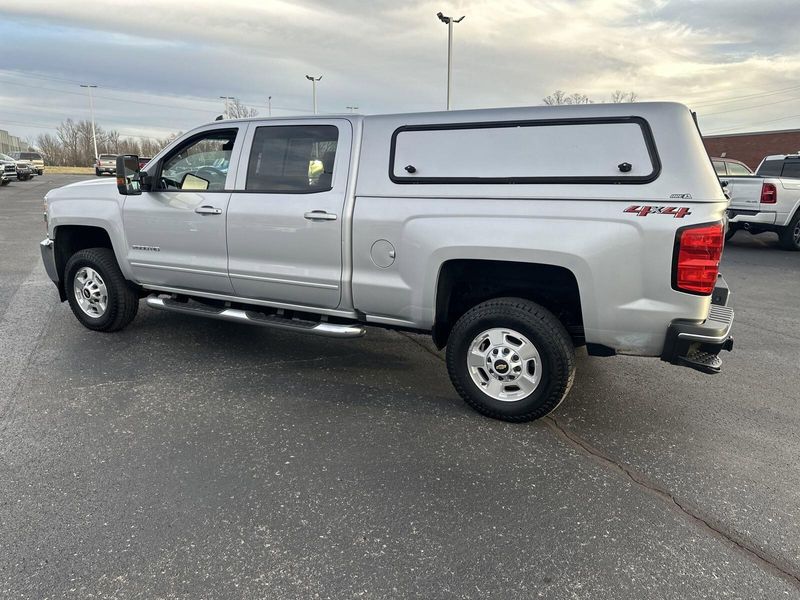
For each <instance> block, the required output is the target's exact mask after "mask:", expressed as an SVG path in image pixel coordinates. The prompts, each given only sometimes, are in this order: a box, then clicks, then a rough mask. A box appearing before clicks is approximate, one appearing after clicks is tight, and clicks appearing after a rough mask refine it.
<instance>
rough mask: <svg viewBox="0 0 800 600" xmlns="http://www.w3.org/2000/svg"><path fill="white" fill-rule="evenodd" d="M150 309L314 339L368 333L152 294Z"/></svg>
mask: <svg viewBox="0 0 800 600" xmlns="http://www.w3.org/2000/svg"><path fill="white" fill-rule="evenodd" d="M147 306H149V307H151V308H155V309H156V310H166V311H169V312H174V313H180V314H184V315H196V316H199V317H209V318H211V319H220V320H222V321H233V322H236V323H247V324H249V325H260V326H262V327H272V328H273V329H284V330H289V331H298V332H301V333H311V334H313V335H322V336H325V337H335V338H357V337H361V336H362V335H364V334H365V333H366V329H364V327H362V326H360V325H355V324H341V323H328V322H325V321H307V320H304V319H292V318H289V317H284V316H280V315H268V314H264V313H260V312H257V311H250V310H242V309H239V308H215V307H213V306H206V305H202V304H196V305H191V306H190V305H188V304H187V303H185V302H178V301H176V300H173V299H171V298H161V297H159V296H158V295H157V294H152V295H150V296H148V297H147Z"/></svg>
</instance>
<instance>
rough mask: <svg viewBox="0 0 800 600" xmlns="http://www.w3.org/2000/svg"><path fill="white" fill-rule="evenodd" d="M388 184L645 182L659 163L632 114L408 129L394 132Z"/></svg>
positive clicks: (647, 133)
mask: <svg viewBox="0 0 800 600" xmlns="http://www.w3.org/2000/svg"><path fill="white" fill-rule="evenodd" d="M390 156H391V159H390V169H389V177H390V179H391V180H392V181H393V182H394V183H409V184H414V183H432V184H455V183H466V184H472V183H476V184H480V183H492V184H504V183H508V184H516V183H622V184H624V183H647V182H650V181H653V180H654V179H655V178H656V177H658V173H659V171H660V163H659V160H658V154H657V152H656V148H655V144H654V143H653V138H652V134H651V132H650V127H649V125H648V124H647V122H646V121H645V120H644V119H641V118H638V117H604V118H596V119H558V120H539V121H501V122H485V123H447V124H441V125H408V126H404V127H400V128H398V129H397V130H396V131H395V132H394V134H393V135H392V144H391V147H390Z"/></svg>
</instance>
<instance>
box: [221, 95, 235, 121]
mask: <svg viewBox="0 0 800 600" xmlns="http://www.w3.org/2000/svg"><path fill="white" fill-rule="evenodd" d="M220 98H222V100H223V101H224V102H225V118H226V119H230V118H231V116H230V112H229V109H228V100H233V99H234V97H233V96H220Z"/></svg>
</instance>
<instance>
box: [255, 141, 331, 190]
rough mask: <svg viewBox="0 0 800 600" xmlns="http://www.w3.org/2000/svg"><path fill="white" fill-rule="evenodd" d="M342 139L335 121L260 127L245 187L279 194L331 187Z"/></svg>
mask: <svg viewBox="0 0 800 600" xmlns="http://www.w3.org/2000/svg"><path fill="white" fill-rule="evenodd" d="M338 141H339V130H338V129H337V128H336V127H335V126H334V125H275V126H266V127H259V128H257V129H256V132H255V135H254V136H253V147H252V148H251V150H250V160H249V163H248V166H247V183H246V184H245V189H247V190H248V191H254V192H264V193H276V194H279V193H293V194H298V193H300V194H302V193H312V192H324V191H328V190H330V189H331V188H332V186H333V164H334V161H335V160H336V145H337V143H338Z"/></svg>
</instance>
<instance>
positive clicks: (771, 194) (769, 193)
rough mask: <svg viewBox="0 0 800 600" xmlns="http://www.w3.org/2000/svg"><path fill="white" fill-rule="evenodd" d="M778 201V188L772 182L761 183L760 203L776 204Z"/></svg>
mask: <svg viewBox="0 0 800 600" xmlns="http://www.w3.org/2000/svg"><path fill="white" fill-rule="evenodd" d="M777 202H778V190H777V189H776V188H775V184H774V183H764V184H762V185H761V204H776V203H777Z"/></svg>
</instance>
